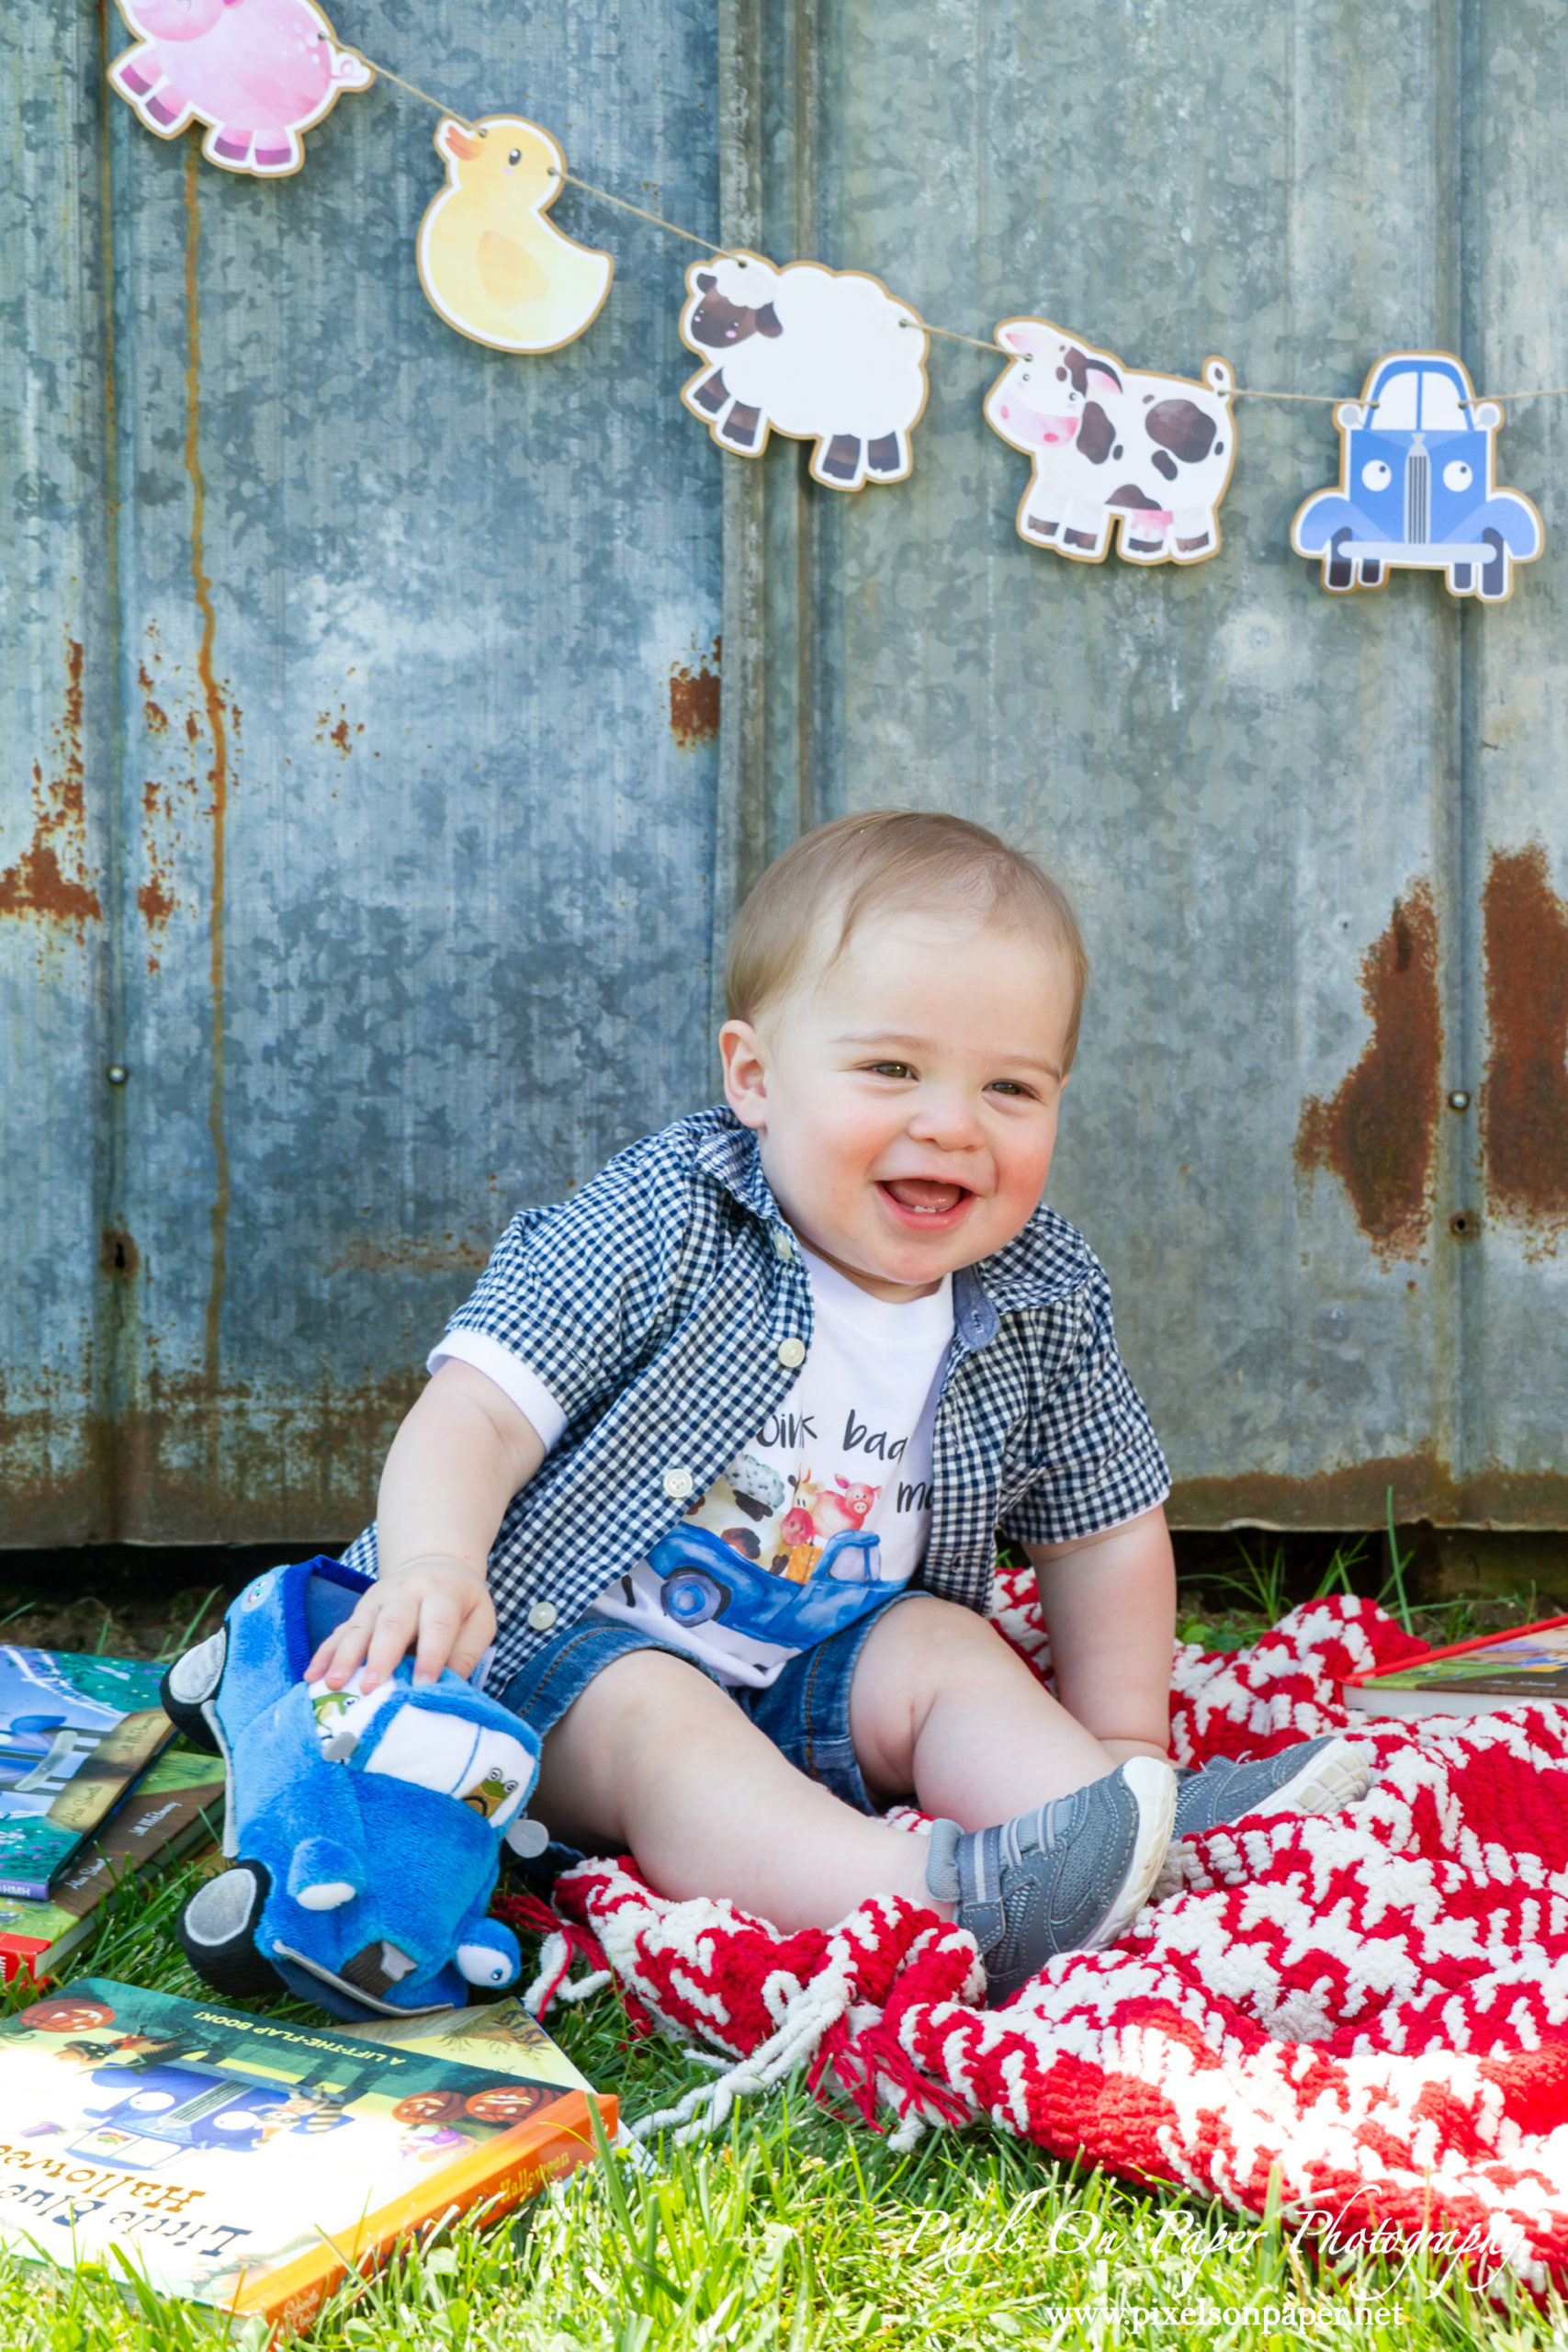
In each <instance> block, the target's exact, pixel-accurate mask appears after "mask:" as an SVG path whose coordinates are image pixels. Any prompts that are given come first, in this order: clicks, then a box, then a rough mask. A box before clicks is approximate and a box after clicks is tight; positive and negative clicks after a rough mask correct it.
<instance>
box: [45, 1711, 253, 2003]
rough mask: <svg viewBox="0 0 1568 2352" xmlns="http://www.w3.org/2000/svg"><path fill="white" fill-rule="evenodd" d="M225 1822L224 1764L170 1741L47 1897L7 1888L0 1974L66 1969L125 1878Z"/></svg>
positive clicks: (213, 1834)
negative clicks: (30, 1898)
mask: <svg viewBox="0 0 1568 2352" xmlns="http://www.w3.org/2000/svg"><path fill="white" fill-rule="evenodd" d="M222 1826H223V1767H222V1765H221V1764H220V1762H219V1760H218V1758H216V1757H215V1756H194V1755H191V1754H189V1753H188V1752H186V1751H183V1750H178V1751H176V1750H175V1749H169V1750H166V1751H165V1752H164V1755H162V1756H159V1757H156V1758H154V1759H153V1761H152V1763H151V1764H149V1766H148V1767H147V1770H146V1771H145V1772H143V1774H142V1775H141V1779H140V1780H139V1781H137V1783H136V1786H135V1787H134V1788H133V1789H132V1790H131V1792H130V1795H129V1796H128V1797H127V1798H126V1800H125V1802H124V1804H121V1805H120V1807H119V1809H118V1812H116V1813H114V1814H111V1815H110V1816H109V1818H108V1820H107V1822H106V1823H105V1824H104V1826H103V1827H102V1828H101V1829H100V1830H99V1832H98V1834H97V1836H96V1838H89V1839H88V1841H87V1843H86V1844H85V1846H84V1847H83V1848H82V1849H81V1851H80V1852H79V1853H77V1854H76V1855H74V1856H73V1859H72V1860H70V1861H69V1862H67V1863H66V1865H65V1868H64V1869H63V1870H62V1871H60V1872H59V1874H58V1875H57V1877H56V1878H55V1881H54V1885H53V1887H52V1889H51V1893H50V1894H49V1895H48V1897H47V1898H46V1900H45V1901H43V1902H41V1903H27V1902H24V1901H23V1900H22V1899H21V1898H20V1897H19V1896H15V1895H0V1975H3V1976H4V1978H5V1981H6V1984H7V1985H8V1984H9V1983H10V1982H11V1979H12V1978H13V1977H14V1976H16V1975H17V1974H21V1975H24V1976H34V1977H41V1976H49V1975H55V1974H58V1973H59V1970H60V1967H61V1963H62V1962H63V1961H64V1959H65V1957H66V1955H67V1954H68V1953H69V1952H73V1951H75V1949H76V1947H77V1945H78V1944H79V1943H81V1942H82V1941H83V1939H84V1938H85V1937H86V1936H88V1935H90V1934H91V1933H92V1930H93V1927H94V1925H95V1915H96V1911H97V1907H98V1905H99V1904H100V1903H101V1902H102V1901H103V1899H104V1897H105V1895H106V1894H108V1892H109V1890H110V1888H111V1887H114V1886H117V1885H118V1883H119V1882H120V1881H121V1880H122V1879H126V1878H138V1877H141V1875H143V1874H144V1873H151V1872H152V1871H157V1870H161V1869H162V1868H163V1867H164V1864H165V1863H167V1862H172V1861H173V1860H175V1857H176V1856H177V1855H180V1854H185V1853H188V1852H189V1850H190V1849H191V1848H192V1847H193V1846H197V1845H199V1844H200V1843H201V1841H202V1840H203V1839H204V1838H217V1837H218V1836H219V1835H220V1832H221V1830H222Z"/></svg>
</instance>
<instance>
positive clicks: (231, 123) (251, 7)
mask: <svg viewBox="0 0 1568 2352" xmlns="http://www.w3.org/2000/svg"><path fill="white" fill-rule="evenodd" d="M118 5H119V12H120V15H121V16H122V17H124V18H125V21H126V23H127V24H128V25H129V26H130V29H131V31H132V32H133V33H135V34H137V35H138V36H139V45H138V46H137V47H136V48H135V49H128V50H127V51H126V52H125V54H124V56H123V57H118V58H117V59H116V60H115V62H114V64H113V65H112V66H111V67H110V68H109V80H110V81H111V82H112V83H113V84H114V86H115V88H116V89H117V90H118V92H119V94H120V96H121V97H123V98H128V99H129V100H130V104H131V105H132V106H133V107H135V109H136V111H137V113H138V114H139V115H140V116H141V119H142V121H143V122H144V123H145V124H146V125H147V128H148V130H152V131H155V132H156V133H157V135H158V137H159V138H160V139H175V138H177V137H178V135H179V133H180V132H181V131H182V130H184V129H185V127H186V124H187V123H188V122H190V121H191V120H193V119H194V120H196V121H197V122H205V123H206V124H207V125H208V126H209V129H208V133H207V137H206V138H205V139H204V140H203V141H202V142H201V152H202V153H203V154H204V155H205V156H206V157H207V160H208V162H209V164H219V165H220V167H221V168H222V169H223V170H224V171H226V172H254V173H256V174H257V175H260V176H262V177H264V178H267V179H281V178H283V177H284V176H285V175H287V174H288V173H289V172H297V171H298V170H299V166H300V164H302V163H303V162H304V160H305V149H304V144H303V141H301V139H300V136H299V134H300V132H301V131H302V130H310V126H311V125H312V123H317V122H320V121H321V118H322V116H323V115H324V114H326V113H328V112H329V110H330V109H331V107H333V103H334V102H335V100H336V98H337V96H338V93H339V91H340V90H363V89H367V88H368V86H369V85H370V83H371V82H372V81H373V80H374V79H375V74H374V70H373V68H372V67H371V66H370V65H369V64H368V63H367V62H366V60H365V59H364V58H363V57H361V56H360V55H359V53H358V51H356V50H352V49H343V48H340V47H339V45H338V41H337V37H336V35H335V34H334V33H333V28H332V27H331V25H330V24H328V22H327V20H326V18H325V17H323V16H322V14H321V10H320V9H319V8H318V7H316V6H313V5H312V0H118Z"/></svg>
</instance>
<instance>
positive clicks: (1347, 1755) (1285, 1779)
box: [1171, 1731, 1372, 1843]
mask: <svg viewBox="0 0 1568 2352" xmlns="http://www.w3.org/2000/svg"><path fill="white" fill-rule="evenodd" d="M1371 1777H1372V1776H1371V1769H1370V1768H1369V1766H1368V1764H1367V1761H1366V1758H1364V1757H1363V1755H1362V1753H1361V1751H1360V1749H1359V1747H1357V1746H1356V1744H1355V1742H1354V1741H1353V1740H1348V1739H1346V1738H1345V1737H1343V1736H1342V1735H1341V1734H1340V1733H1338V1732H1333V1731H1330V1732H1325V1733H1324V1734H1323V1736H1322V1737H1321V1738H1319V1739H1303V1740H1302V1741H1301V1742H1300V1743H1299V1744H1298V1745H1297V1746H1296V1747H1286V1748H1283V1749H1281V1750H1280V1754H1279V1755H1278V1756H1265V1757H1260V1758H1255V1759H1250V1760H1248V1761H1246V1762H1243V1763H1240V1764H1233V1763H1231V1762H1230V1761H1228V1760H1227V1759H1226V1758H1224V1757H1221V1758H1216V1759H1215V1761H1214V1762H1213V1764H1205V1765H1204V1766H1203V1768H1202V1770H1201V1771H1193V1770H1191V1769H1190V1768H1189V1769H1187V1770H1183V1771H1180V1772H1179V1773H1178V1774H1177V1776H1176V1781H1177V1786H1176V1826H1175V1827H1174V1829H1173V1830H1172V1831H1171V1838H1172V1842H1173V1843H1179V1841H1180V1839H1182V1838H1197V1837H1199V1836H1201V1833H1202V1832H1203V1831H1204V1830H1205V1829H1218V1828H1219V1827H1220V1826H1221V1825H1222V1824H1223V1823H1225V1822H1230V1821H1240V1820H1241V1819H1242V1817H1243V1815H1247V1814H1254V1813H1258V1814H1270V1813H1337V1812H1338V1811H1339V1808H1340V1807H1341V1805H1347V1804H1354V1803H1355V1801H1356V1799H1357V1798H1358V1797H1359V1796H1365V1794H1366V1792H1367V1788H1368V1785H1369V1783H1370V1782H1371Z"/></svg>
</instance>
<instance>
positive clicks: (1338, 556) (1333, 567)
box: [1324, 526, 1355, 588]
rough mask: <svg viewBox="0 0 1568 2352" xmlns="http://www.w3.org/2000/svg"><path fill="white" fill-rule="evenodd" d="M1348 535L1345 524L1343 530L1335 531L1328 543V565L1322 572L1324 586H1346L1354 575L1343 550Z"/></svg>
mask: <svg viewBox="0 0 1568 2352" xmlns="http://www.w3.org/2000/svg"><path fill="white" fill-rule="evenodd" d="M1349 537H1350V532H1349V528H1348V526H1347V527H1346V528H1345V529H1344V530H1342V531H1336V532H1335V534H1334V537H1333V538H1332V539H1331V540H1330V541H1329V543H1328V548H1329V553H1328V565H1327V569H1326V571H1325V573H1324V584H1325V587H1329V588H1348V587H1349V586H1350V584H1351V582H1352V580H1353V579H1354V577H1355V574H1354V571H1352V568H1351V564H1350V559H1349V557H1348V555H1347V554H1346V552H1345V546H1346V542H1347V540H1348V538H1349Z"/></svg>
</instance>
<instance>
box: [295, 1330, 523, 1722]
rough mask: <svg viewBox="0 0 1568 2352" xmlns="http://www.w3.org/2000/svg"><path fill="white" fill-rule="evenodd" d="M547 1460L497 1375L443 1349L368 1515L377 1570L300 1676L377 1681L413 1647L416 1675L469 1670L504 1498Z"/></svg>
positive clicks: (478, 1642)
mask: <svg viewBox="0 0 1568 2352" xmlns="http://www.w3.org/2000/svg"><path fill="white" fill-rule="evenodd" d="M544 1458H545V1448H544V1445H543V1443H542V1442H541V1440H540V1438H539V1436H538V1433H537V1431H536V1430H535V1428H534V1425H533V1423H532V1422H531V1421H530V1420H529V1419H527V1417H526V1416H525V1414H523V1413H521V1412H519V1411H518V1409H517V1407H516V1406H515V1405H514V1404H513V1402H512V1400H511V1398H510V1397H507V1396H505V1395H503V1394H502V1390H501V1389H499V1388H498V1387H497V1386H496V1385H495V1383H494V1381H493V1380H487V1379H486V1377H485V1375H484V1374H483V1373H482V1372H476V1371H475V1370H474V1368H473V1366H472V1365H471V1364H466V1363H457V1362H456V1361H455V1360H453V1359H451V1358H448V1360H447V1362H446V1363H444V1364H442V1365H441V1366H440V1368H439V1369H438V1370H437V1372H436V1373H435V1374H434V1377H433V1378H432V1380H431V1382H430V1385H429V1386H428V1387H427V1388H425V1389H424V1391H423V1394H422V1395H421V1396H420V1397H419V1399H418V1402H417V1403H416V1404H415V1405H414V1407H413V1409H412V1412H411V1413H410V1414H409V1415H408V1418H407V1419H406V1420H405V1421H404V1422H403V1425H402V1427H401V1429H400V1430H399V1431H398V1434H397V1436H396V1437H395V1438H394V1439H393V1441H392V1447H391V1452H390V1453H389V1454H388V1456H387V1465H386V1468H385V1469H384V1470H383V1471H382V1473H381V1493H380V1501H379V1504H378V1510H377V1519H376V1547H377V1557H378V1563H379V1574H378V1577H377V1580H376V1583H375V1585H374V1586H373V1587H372V1589H370V1591H368V1592H367V1594H366V1595H365V1597H364V1599H363V1600H361V1601H360V1603H359V1606H358V1607H357V1608H356V1609H355V1612H354V1614H353V1616H352V1617H350V1618H349V1619H348V1620H347V1621H346V1623H344V1624H343V1625H341V1626H340V1627H339V1629H338V1631H337V1632H336V1633H335V1634H330V1635H329V1636H328V1638H327V1639H326V1640H325V1641H324V1642H323V1643H322V1644H321V1646H320V1648H319V1649H318V1650H317V1652H316V1654H315V1656H314V1657H313V1658H312V1659H311V1660H310V1665H309V1666H308V1667H307V1668H306V1669H305V1672H306V1679H307V1680H311V1681H313V1680H315V1679H317V1678H318V1677H322V1676H324V1677H325V1679H326V1680H327V1681H328V1682H330V1683H331V1684H332V1685H333V1688H334V1689H341V1688H342V1686H343V1684H344V1683H345V1682H346V1681H347V1680H348V1678H349V1676H350V1675H351V1674H352V1673H353V1672H354V1670H355V1668H356V1667H357V1666H358V1665H359V1664H360V1663H361V1662H362V1661H363V1662H364V1663H365V1668H366V1672H365V1677H364V1680H363V1682H362V1684H361V1688H362V1689H364V1690H367V1691H370V1690H374V1689H375V1688H376V1686H377V1684H378V1683H380V1682H384V1681H385V1680H386V1679H387V1677H388V1676H389V1674H390V1673H391V1671H392V1669H393V1668H394V1667H395V1666H396V1665H397V1663H398V1661H399V1659H400V1658H401V1657H403V1655H404V1654H405V1652H406V1651H408V1650H410V1649H415V1651H416V1655H415V1659H414V1679H415V1680H416V1681H417V1682H433V1681H434V1679H435V1677H436V1676H437V1675H438V1674H439V1673H440V1671H441V1669H442V1668H443V1667H444V1666H447V1665H449V1666H451V1667H452V1668H453V1669H454V1671H455V1672H456V1673H458V1674H471V1673H472V1671H473V1669H474V1668H475V1667H476V1666H477V1665H478V1664H479V1659H480V1658H481V1657H483V1656H484V1653H485V1651H486V1650H487V1649H488V1648H489V1646H490V1645H491V1642H492V1641H493V1640H494V1638H495V1611H494V1609H493V1608H492V1607H491V1598H490V1593H489V1591H488V1589H486V1585H485V1565H486V1562H487V1561H488V1559H489V1557H490V1548H491V1544H493V1543H494V1541H495V1532H496V1530H497V1528H498V1527H499V1526H500V1525H501V1521H502V1514H503V1513H504V1511H505V1510H506V1506H507V1504H508V1503H509V1502H510V1501H511V1500H512V1498H513V1495H514V1494H516V1492H517V1491H518V1489H519V1487H525V1486H526V1485H527V1483H528V1481H529V1479H530V1478H531V1477H532V1476H534V1473H535V1471H536V1470H537V1468H538V1466H539V1464H540V1463H541V1462H542V1461H543V1460H544Z"/></svg>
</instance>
